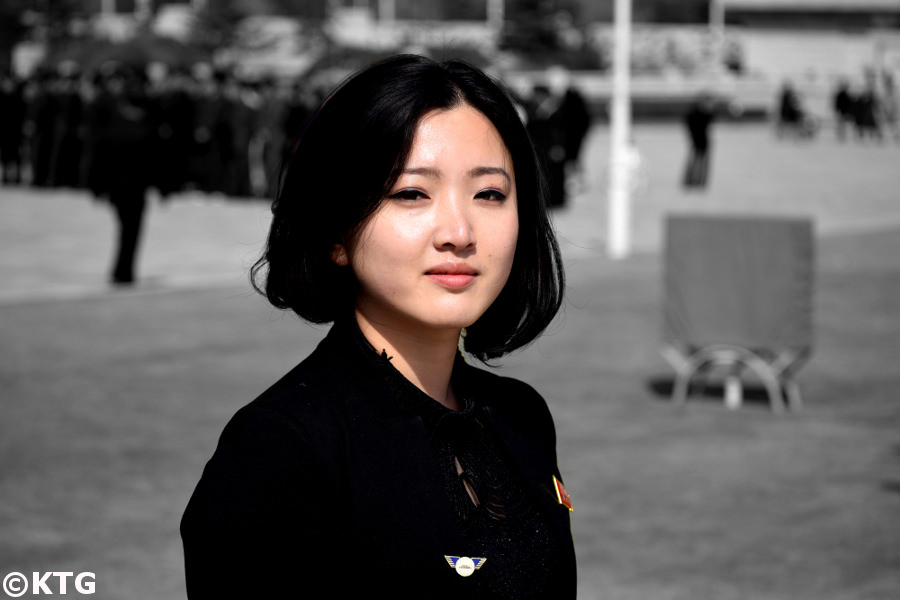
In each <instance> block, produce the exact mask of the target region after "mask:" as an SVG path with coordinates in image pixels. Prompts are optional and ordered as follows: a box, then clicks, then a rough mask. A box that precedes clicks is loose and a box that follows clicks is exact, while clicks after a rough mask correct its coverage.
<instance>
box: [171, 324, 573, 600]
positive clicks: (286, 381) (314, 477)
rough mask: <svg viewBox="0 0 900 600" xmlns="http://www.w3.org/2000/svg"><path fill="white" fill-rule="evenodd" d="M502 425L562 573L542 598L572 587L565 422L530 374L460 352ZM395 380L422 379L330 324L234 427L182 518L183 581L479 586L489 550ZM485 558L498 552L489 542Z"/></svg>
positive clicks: (359, 589)
mask: <svg viewBox="0 0 900 600" xmlns="http://www.w3.org/2000/svg"><path fill="white" fill-rule="evenodd" d="M457 377H461V378H464V379H465V381H466V387H467V388H468V389H474V390H476V393H475V399H476V402H477V403H479V404H480V405H481V406H483V407H484V413H485V414H486V415H488V419H489V420H490V423H491V425H492V426H493V428H494V429H495V430H496V432H497V433H498V434H499V438H500V439H501V440H502V443H503V444H504V445H505V448H506V450H508V452H509V455H510V456H512V457H514V459H515V462H516V465H515V467H517V468H518V470H519V471H520V472H521V475H522V476H523V477H524V480H525V481H527V482H528V483H529V484H530V488H531V491H532V492H533V494H534V497H535V498H536V503H537V505H538V507H539V509H540V510H542V511H544V514H545V515H546V516H547V521H548V522H549V523H550V525H551V530H552V532H553V534H554V535H556V536H557V539H556V541H557V545H558V547H560V548H562V549H563V552H564V554H565V556H564V557H563V560H562V562H563V564H564V565H565V568H564V570H565V572H564V573H562V574H561V575H560V577H559V578H558V581H559V583H558V587H557V588H556V589H554V590H552V591H548V593H547V594H546V597H550V598H574V597H575V588H576V575H575V553H574V548H573V544H572V537H571V532H570V526H569V510H568V508H566V507H564V506H563V505H561V504H560V503H559V500H558V497H557V492H556V490H555V488H554V484H553V476H556V477H560V474H559V471H558V468H557V464H556V450H555V444H556V439H555V431H554V426H553V421H552V418H551V415H550V412H549V410H548V408H547V405H546V403H545V402H544V400H543V399H542V398H541V397H540V395H539V394H538V393H537V392H536V391H535V390H533V389H532V388H531V387H530V386H528V385H527V384H525V383H522V382H520V381H516V380H513V379H509V378H503V377H499V376H497V375H494V374H491V373H488V372H486V371H483V370H480V369H475V368H473V367H471V366H468V365H466V364H465V363H464V361H462V359H461V358H460V360H459V361H458V364H457V367H456V370H455V372H454V378H457ZM398 394H421V392H420V391H419V390H418V389H417V388H415V386H413V385H412V384H411V383H410V382H409V381H407V380H406V379H405V378H403V377H402V376H401V375H400V374H399V372H398V371H397V370H396V369H394V367H393V366H392V365H390V363H389V361H388V360H387V359H386V358H383V357H381V356H379V355H377V354H376V353H375V352H373V351H372V349H371V347H370V346H367V343H366V342H365V340H364V338H362V336H361V334H359V331H358V329H357V328H356V326H355V323H340V324H338V325H335V326H334V327H333V328H332V330H331V332H330V333H329V334H328V336H327V337H326V338H325V339H324V340H323V341H322V342H321V344H320V345H319V347H318V348H317V349H316V350H315V351H314V352H313V353H312V354H311V355H310V356H309V358H307V359H306V360H304V361H303V362H302V363H301V364H300V365H298V366H297V367H295V368H294V369H293V370H292V371H291V372H290V373H288V374H287V375H286V376H285V377H284V378H282V379H281V380H280V381H279V382H278V383H276V384H275V385H274V386H272V388H270V389H269V390H267V391H266V392H265V393H263V394H262V395H261V396H260V397H259V398H257V399H256V400H255V401H253V402H252V403H250V404H249V405H247V406H245V407H244V408H242V409H241V410H240V411H238V413H237V414H236V415H235V416H234V417H233V418H232V420H231V422H230V423H229V424H228V425H227V426H226V428H225V430H224V432H223V433H222V437H221V439H220V441H219V445H218V448H217V449H216V451H215V454H214V455H213V457H212V458H211V459H210V461H209V463H208V464H207V466H206V468H205V470H204V472H203V476H202V478H201V480H200V482H199V484H198V485H197V489H196V490H195V492H194V495H193V497H192V498H191V500H190V503H189V504H188V507H187V510H186V512H185V514H184V517H183V520H182V523H181V532H182V537H183V540H184V550H185V565H186V575H187V591H188V596H189V597H190V598H192V599H198V598H318V597H326V596H327V597H332V598H362V597H369V596H371V595H376V594H377V595H381V594H388V595H390V596H391V597H393V598H445V597H446V598H451V597H452V598H454V599H456V600H458V599H460V598H477V597H480V596H479V592H478V590H477V589H476V588H477V587H478V586H477V585H476V582H477V578H478V576H479V572H478V571H476V572H475V574H474V575H472V576H470V577H461V576H459V575H458V574H457V573H456V571H455V570H454V569H452V568H451V567H450V566H449V565H448V563H447V560H446V559H445V556H447V555H449V556H469V557H475V556H478V555H477V553H474V552H473V551H472V549H471V548H469V547H467V544H466V542H465V541H464V539H463V536H462V534H461V531H460V527H459V523H458V522H457V519H456V515H455V513H454V511H453V509H452V507H451V505H450V502H449V500H448V498H447V493H446V490H445V487H444V485H443V483H442V480H441V477H440V474H439V470H438V466H437V463H436V461H435V456H434V453H433V452H432V449H431V445H430V443H429V440H428V438H427V435H426V431H425V428H424V426H423V422H422V419H421V418H420V417H419V416H417V415H416V414H411V413H410V412H409V411H408V410H407V409H406V408H404V405H403V403H398V402H397V401H396V397H397V395H398ZM486 558H488V560H487V561H486V562H485V564H484V567H483V568H484V569H489V568H490V567H491V566H493V565H492V563H491V561H490V557H486Z"/></svg>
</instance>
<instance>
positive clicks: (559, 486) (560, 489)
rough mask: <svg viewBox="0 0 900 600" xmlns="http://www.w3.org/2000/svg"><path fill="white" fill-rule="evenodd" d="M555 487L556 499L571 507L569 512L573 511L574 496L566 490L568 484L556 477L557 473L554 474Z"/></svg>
mask: <svg viewBox="0 0 900 600" xmlns="http://www.w3.org/2000/svg"><path fill="white" fill-rule="evenodd" d="M553 487H555V488H556V499H557V500H558V501H559V503H560V504H562V505H563V506H565V507H566V508H568V509H569V512H573V511H574V510H575V509H574V508H572V497H571V496H569V492H567V491H566V486H564V485H563V482H562V481H560V480H559V479H557V478H556V475H554V476H553Z"/></svg>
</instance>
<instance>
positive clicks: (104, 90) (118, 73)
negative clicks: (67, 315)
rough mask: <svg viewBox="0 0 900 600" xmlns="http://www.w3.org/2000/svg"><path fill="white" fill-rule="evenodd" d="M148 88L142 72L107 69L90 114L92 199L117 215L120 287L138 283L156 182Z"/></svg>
mask: <svg viewBox="0 0 900 600" xmlns="http://www.w3.org/2000/svg"><path fill="white" fill-rule="evenodd" d="M146 85H147V82H146V76H145V74H144V73H143V72H142V71H140V70H138V69H135V68H132V67H128V66H125V65H115V66H113V67H111V68H109V69H108V71H107V74H106V75H105V77H104V78H103V79H102V81H101V88H100V91H99V93H98V95H97V97H96V98H95V100H94V101H93V103H92V104H91V107H90V110H89V116H88V121H89V123H90V125H89V126H90V128H91V131H92V135H91V138H90V143H91V145H92V147H91V150H90V157H91V158H90V160H91V164H90V165H89V167H88V182H89V187H90V189H91V191H92V192H93V193H94V195H96V196H97V197H100V198H105V199H107V200H108V201H109V204H110V206H111V207H112V209H113V211H114V214H115V217H116V225H117V235H116V252H115V258H114V261H113V268H112V273H111V275H110V280H111V283H112V284H113V285H116V286H128V285H132V284H134V283H135V279H136V277H135V262H136V257H137V250H138V246H139V243H140V238H141V233H142V230H143V223H144V213H145V211H146V205H147V189H148V188H149V187H150V185H151V182H152V178H153V158H154V149H155V147H156V145H155V140H156V128H157V123H156V121H155V115H154V113H153V110H152V105H151V102H150V98H149V97H148V94H147V89H146Z"/></svg>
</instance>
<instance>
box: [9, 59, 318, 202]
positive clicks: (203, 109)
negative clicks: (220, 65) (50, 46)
mask: <svg viewBox="0 0 900 600" xmlns="http://www.w3.org/2000/svg"><path fill="white" fill-rule="evenodd" d="M318 101H319V94H318V93H317V91H316V90H314V89H311V88H310V87H309V86H307V85H303V84H302V83H296V84H293V85H290V86H285V85H280V84H279V83H278V82H276V81H274V80H261V81H245V80H241V79H239V78H237V77H235V76H234V75H233V74H231V73H227V72H215V71H213V70H212V69H209V68H205V69H204V68H197V69H194V70H192V71H184V70H168V69H166V68H165V67H163V66H162V65H149V66H148V67H141V68H136V67H132V66H128V65H123V64H116V63H108V64H105V65H103V66H102V67H101V68H100V69H98V70H97V71H96V72H93V73H84V72H81V71H79V70H78V69H76V68H74V67H72V66H69V67H68V68H65V66H63V67H61V68H59V69H53V70H41V71H38V72H37V73H36V74H35V75H34V76H32V77H30V78H28V79H25V80H21V79H17V78H15V77H13V76H11V75H9V74H4V75H3V77H2V81H0V114H2V115H3V119H2V125H0V163H2V165H0V166H2V170H3V182H4V183H6V184H26V185H32V186H36V187H69V188H84V189H89V190H91V191H93V192H95V193H97V194H98V195H100V194H103V193H105V192H107V191H108V187H109V184H110V181H108V180H109V179H110V178H121V177H123V176H124V174H123V173H121V172H118V173H117V172H116V168H121V167H123V164H122V162H123V161H124V162H127V163H129V164H131V163H133V164H135V165H136V166H138V167H139V169H138V170H139V172H132V173H128V176H130V177H131V176H133V177H137V178H139V179H141V180H142V182H143V183H144V184H146V186H148V187H155V188H156V189H158V190H159V192H160V193H161V194H162V195H163V196H164V197H165V196H168V195H171V194H175V193H178V192H180V191H183V190H188V189H197V190H200V191H204V192H209V193H221V194H225V195H227V196H233V197H254V196H256V197H271V196H272V193H273V190H274V188H275V187H276V185H277V176H278V175H277V174H278V171H279V169H280V165H281V160H282V157H283V156H284V154H285V152H287V151H288V144H289V137H290V136H289V133H290V132H292V131H297V130H298V129H299V127H300V125H301V124H302V122H303V121H304V120H305V119H306V117H307V115H308V114H309V113H310V111H311V110H313V107H314V106H315V105H316V104H317V102H318ZM138 142H139V143H138ZM125 148H127V149H128V151H130V152H136V153H137V154H138V155H139V158H140V160H129V159H126V158H125V157H122V156H121V150H122V149H125ZM135 158H138V157H135Z"/></svg>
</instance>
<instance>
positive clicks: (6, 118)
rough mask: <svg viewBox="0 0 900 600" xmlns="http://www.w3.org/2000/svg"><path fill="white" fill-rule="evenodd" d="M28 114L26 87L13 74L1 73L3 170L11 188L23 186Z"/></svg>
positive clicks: (0, 160) (0, 157)
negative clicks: (26, 118)
mask: <svg viewBox="0 0 900 600" xmlns="http://www.w3.org/2000/svg"><path fill="white" fill-rule="evenodd" d="M25 113H26V105H25V92H24V84H23V83H22V82H21V81H19V80H18V79H17V78H16V77H15V76H14V75H12V74H11V73H8V72H3V73H0V168H2V169H3V183H4V184H7V185H8V184H19V183H21V182H22V162H23V161H22V141H23V140H24V137H25Z"/></svg>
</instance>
